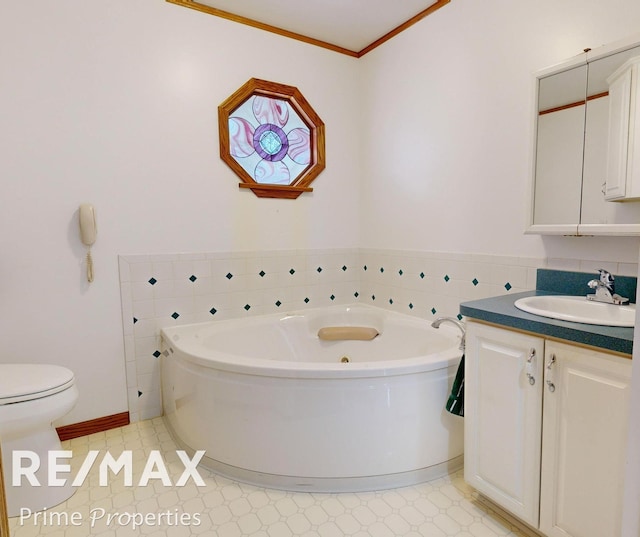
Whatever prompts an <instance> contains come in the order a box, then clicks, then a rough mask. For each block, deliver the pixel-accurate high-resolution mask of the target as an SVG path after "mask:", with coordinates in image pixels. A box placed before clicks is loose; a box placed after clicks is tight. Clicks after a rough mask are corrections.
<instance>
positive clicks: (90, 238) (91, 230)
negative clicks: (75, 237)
mask: <svg viewBox="0 0 640 537" xmlns="http://www.w3.org/2000/svg"><path fill="white" fill-rule="evenodd" d="M78 221H79V224H80V240H82V244H85V245H86V246H89V247H90V246H91V245H92V244H93V243H94V242H96V235H97V234H98V226H97V224H96V210H95V208H94V207H93V205H91V204H89V203H83V204H82V205H80V209H79V210H78ZM87 281H88V282H92V281H93V259H92V258H91V248H89V250H88V251H87Z"/></svg>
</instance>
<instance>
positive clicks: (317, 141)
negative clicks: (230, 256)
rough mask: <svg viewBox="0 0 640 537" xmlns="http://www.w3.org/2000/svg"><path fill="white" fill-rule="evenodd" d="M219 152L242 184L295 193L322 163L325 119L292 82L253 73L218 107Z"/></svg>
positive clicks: (259, 191)
mask: <svg viewBox="0 0 640 537" xmlns="http://www.w3.org/2000/svg"><path fill="white" fill-rule="evenodd" d="M218 116H219V118H218V120H219V129H220V157H221V158H222V160H223V161H224V162H226V164H227V165H228V166H229V167H230V168H231V169H232V170H233V171H234V172H235V173H236V175H238V177H240V179H241V180H242V182H241V183H240V187H244V188H250V189H251V190H253V192H254V193H255V194H256V195H257V196H260V197H270V198H274V197H275V198H297V197H298V196H299V195H300V194H301V193H302V192H310V191H312V190H313V189H312V188H311V187H310V186H309V185H310V184H311V182H312V181H313V180H314V179H315V178H316V177H317V176H318V174H319V173H320V172H321V171H322V170H323V169H324V167H325V161H324V123H323V122H322V120H321V119H320V118H319V117H318V115H317V114H316V113H315V111H314V110H313V108H311V106H310V105H309V103H308V102H307V101H306V99H305V98H304V96H303V95H302V93H300V91H298V89H297V88H295V87H293V86H285V85H283V84H277V83H275V82H268V81H265V80H258V79H255V78H252V79H251V80H249V81H248V82H247V83H246V84H244V85H243V86H242V87H241V88H240V89H239V90H238V91H236V92H235V93H234V94H233V95H231V96H230V97H229V98H228V99H227V100H226V101H224V102H223V103H222V104H221V105H220V106H219V107H218Z"/></svg>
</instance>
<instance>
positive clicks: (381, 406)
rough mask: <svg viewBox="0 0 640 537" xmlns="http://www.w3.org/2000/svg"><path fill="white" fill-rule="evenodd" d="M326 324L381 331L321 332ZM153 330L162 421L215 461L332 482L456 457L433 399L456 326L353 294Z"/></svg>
mask: <svg viewBox="0 0 640 537" xmlns="http://www.w3.org/2000/svg"><path fill="white" fill-rule="evenodd" d="M326 326H368V327H375V328H376V329H377V330H378V332H379V333H380V335H378V336H377V337H375V338H374V339H372V340H370V341H354V340H346V341H324V340H321V339H319V338H318V336H317V333H318V330H319V329H320V328H322V327H326ZM162 340H163V356H162V397H163V405H164V416H165V418H164V419H165V422H166V423H167V425H168V427H169V430H170V431H171V433H172V435H173V436H174V438H175V440H176V441H177V443H178V444H179V445H180V446H181V447H182V448H184V449H186V450H187V451H190V452H191V453H193V451H195V450H206V454H205V457H204V458H203V459H202V461H201V464H203V466H206V467H208V468H210V469H212V470H214V471H215V472H217V473H220V474H222V475H225V476H227V477H230V478H232V479H236V480H239V481H245V482H249V483H253V484H258V485H261V486H265V487H270V488H280V489H286V490H305V491H315V492H341V491H363V490H376V489H384V488H391V487H399V486H407V485H411V484H414V483H418V482H423V481H427V480H430V479H434V478H436V477H440V476H442V475H444V474H445V473H447V472H449V471H453V470H455V469H457V468H459V467H461V465H462V451H463V425H462V420H461V418H459V417H457V416H452V415H451V414H449V413H447V412H446V410H445V409H444V405H445V402H446V400H447V397H448V395H449V391H450V389H451V385H452V383H453V378H454V376H455V373H456V370H457V366H458V363H459V360H460V356H461V351H460V350H459V349H458V345H459V343H460V331H459V330H458V329H457V328H456V327H455V326H451V327H450V326H444V325H443V326H442V327H441V328H440V329H438V330H436V329H435V328H432V327H431V326H430V324H429V322H428V321H425V320H420V319H417V318H414V317H410V316H407V315H402V314H398V313H393V312H389V311H386V310H383V309H378V308H374V307H369V306H362V305H355V306H340V307H339V306H336V307H329V308H322V309H315V310H314V309H312V310H304V311H301V312H298V313H290V314H286V315H265V316H260V317H253V318H246V319H241V320H230V321H217V322H209V323H200V324H192V325H185V326H176V327H172V328H164V329H163V330H162ZM345 357H346V358H348V360H349V361H348V363H343V362H342V361H341V360H343V358H345Z"/></svg>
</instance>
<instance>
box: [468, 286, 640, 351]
mask: <svg viewBox="0 0 640 537" xmlns="http://www.w3.org/2000/svg"><path fill="white" fill-rule="evenodd" d="M558 294H565V295H566V294H572V293H567V292H564V293H562V292H553V291H545V290H539V289H538V290H535V291H525V292H523V293H514V294H509V295H501V296H496V297H492V298H483V299H480V300H472V301H470V302H463V303H462V304H460V313H461V314H462V315H464V316H466V317H471V318H473V319H478V320H480V321H486V322H489V323H493V324H498V325H503V326H505V327H510V328H515V329H518V330H524V331H526V332H532V333H534V334H540V335H543V336H550V337H554V338H558V339H564V340H567V341H573V342H576V343H581V344H583V345H590V346H592V347H598V348H601V349H606V350H610V351H616V352H620V353H623V354H631V353H632V351H633V328H621V327H617V326H599V325H592V324H583V323H573V322H570V321H559V320H556V319H550V318H546V317H541V316H539V315H533V314H531V313H527V312H524V311H521V310H519V309H518V308H516V307H515V306H514V305H513V303H514V302H515V301H516V300H517V299H519V298H522V297H526V296H535V295H558ZM585 294H586V293H585ZM633 296H635V295H633ZM585 300H586V299H585Z"/></svg>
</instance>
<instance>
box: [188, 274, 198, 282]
mask: <svg viewBox="0 0 640 537" xmlns="http://www.w3.org/2000/svg"><path fill="white" fill-rule="evenodd" d="M197 279H198V278H197V277H196V276H195V274H192V275H191V276H189V280H191V281H192V282H195V281H196V280H197Z"/></svg>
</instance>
